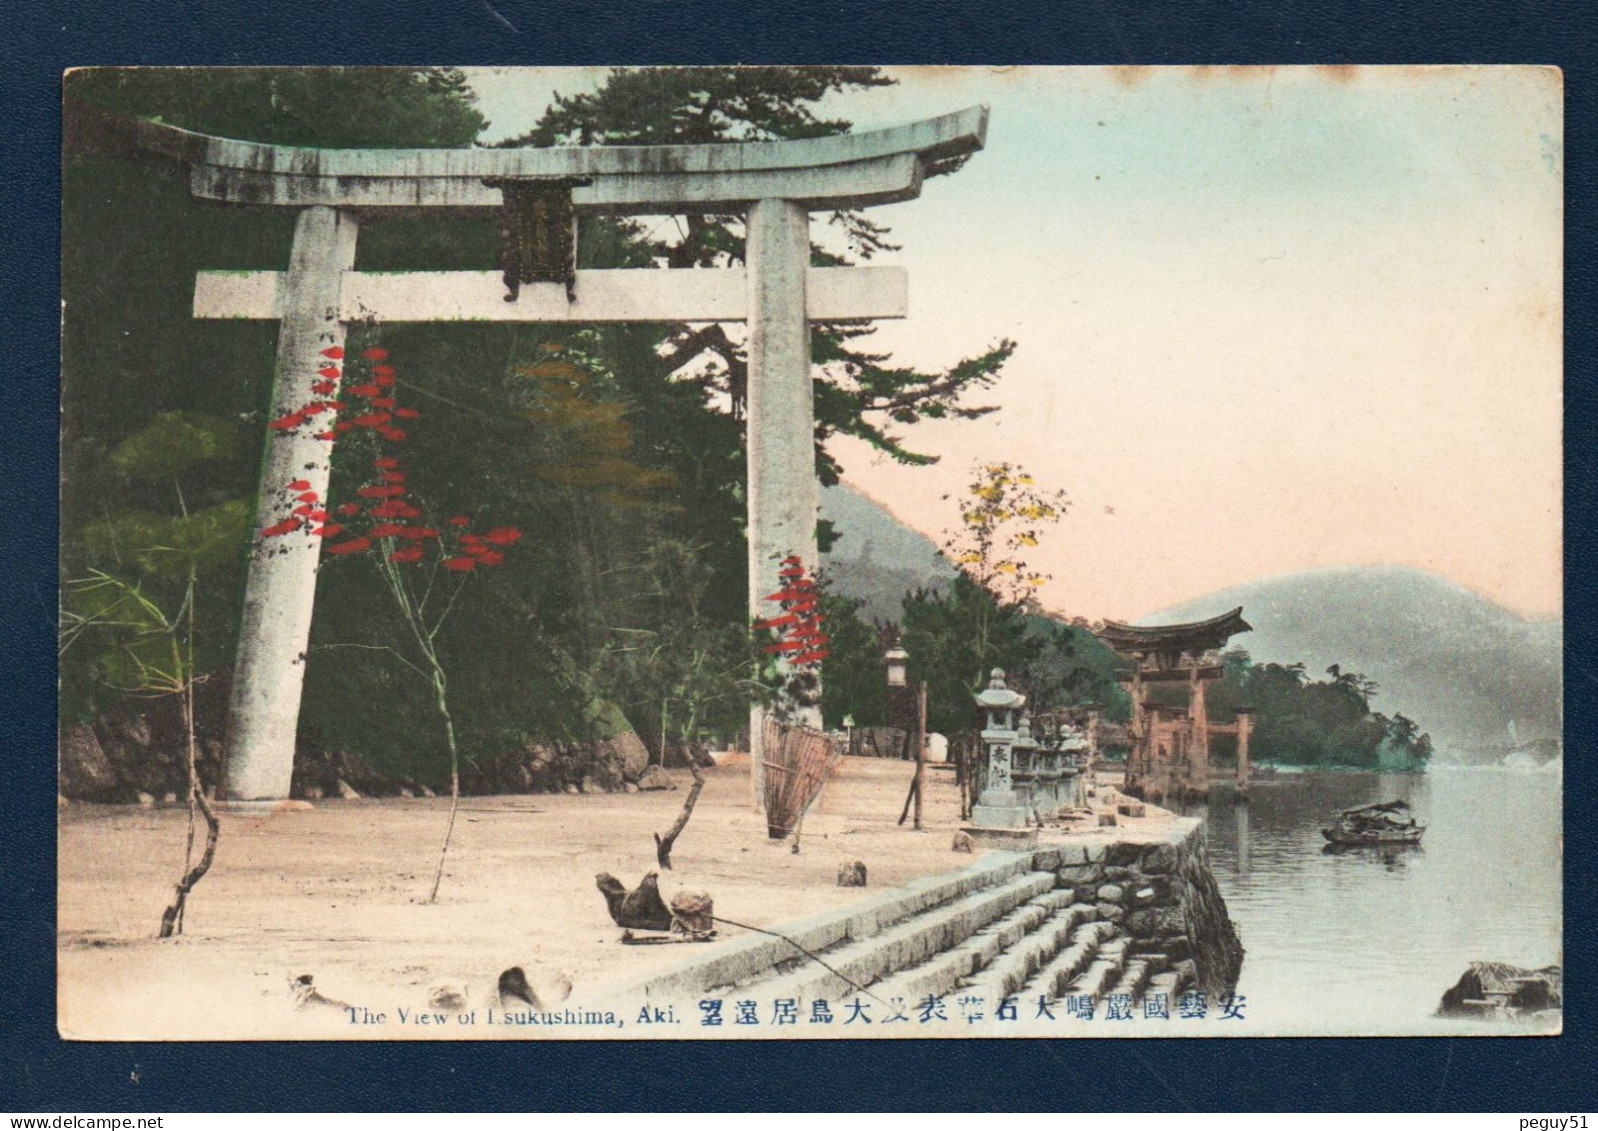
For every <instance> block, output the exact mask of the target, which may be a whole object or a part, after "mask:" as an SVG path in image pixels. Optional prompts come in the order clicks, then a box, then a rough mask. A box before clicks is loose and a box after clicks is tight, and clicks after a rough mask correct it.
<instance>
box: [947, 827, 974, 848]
mask: <svg viewBox="0 0 1598 1131" xmlns="http://www.w3.org/2000/svg"><path fill="white" fill-rule="evenodd" d="M949 848H950V849H951V850H952V851H954V852H968V853H969V852H975V851H976V850H977V842H976V841H974V840H972V839H971V834H970V833H961V832H957V833H955V834H954V842H953V843H952V844H950V845H949Z"/></svg>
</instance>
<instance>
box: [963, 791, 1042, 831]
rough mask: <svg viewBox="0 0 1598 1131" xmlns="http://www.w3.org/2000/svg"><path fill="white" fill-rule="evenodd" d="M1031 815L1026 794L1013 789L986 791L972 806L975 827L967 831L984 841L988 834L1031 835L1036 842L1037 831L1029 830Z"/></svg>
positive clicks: (972, 821) (972, 822)
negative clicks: (985, 835) (1028, 820)
mask: <svg viewBox="0 0 1598 1131" xmlns="http://www.w3.org/2000/svg"><path fill="white" fill-rule="evenodd" d="M1030 815H1031V814H1030V811H1029V809H1028V807H1027V803H1026V796H1025V795H1024V794H1021V793H1018V792H1016V791H1015V790H1013V789H984V790H983V791H982V796H981V797H979V798H977V803H976V804H975V805H973V806H971V824H972V826H973V827H972V828H969V829H967V830H966V831H967V832H969V833H970V834H971V835H972V836H973V837H976V838H977V839H978V840H981V839H984V836H983V834H984V833H987V832H995V833H1005V834H1011V835H1014V834H1016V833H1030V834H1031V839H1032V840H1034V841H1035V840H1037V830H1036V829H1028V828H1027V817H1028V816H1030Z"/></svg>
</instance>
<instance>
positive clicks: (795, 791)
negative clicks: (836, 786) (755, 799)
mask: <svg viewBox="0 0 1598 1131" xmlns="http://www.w3.org/2000/svg"><path fill="white" fill-rule="evenodd" d="M763 752H764V759H765V761H764V765H765V770H766V773H765V797H764V799H763V800H764V801H765V805H766V833H767V835H768V836H770V837H771V839H772V840H781V839H783V838H784V837H786V836H788V835H789V834H790V833H792V832H793V831H794V830H795V829H796V828H798V827H799V822H800V821H802V820H803V819H804V815H805V812H806V810H808V809H809V808H810V806H811V805H812V804H813V803H814V802H815V800H816V798H817V797H818V796H819V795H820V793H821V787H822V786H823V785H825V784H826V781H827V774H828V773H830V772H831V770H832V767H833V766H834V765H836V764H837V762H838V759H839V758H840V757H841V756H842V754H841V751H840V750H838V748H837V744H836V743H834V742H833V741H832V739H831V738H830V737H828V736H827V735H826V734H825V733H823V732H822V731H819V730H815V729H813V728H811V727H803V726H788V725H786V724H784V723H780V722H778V721H777V720H776V719H773V718H769V717H768V718H767V719H766V730H765V742H764V744H763Z"/></svg>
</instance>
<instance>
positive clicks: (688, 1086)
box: [0, 0, 1598, 1113]
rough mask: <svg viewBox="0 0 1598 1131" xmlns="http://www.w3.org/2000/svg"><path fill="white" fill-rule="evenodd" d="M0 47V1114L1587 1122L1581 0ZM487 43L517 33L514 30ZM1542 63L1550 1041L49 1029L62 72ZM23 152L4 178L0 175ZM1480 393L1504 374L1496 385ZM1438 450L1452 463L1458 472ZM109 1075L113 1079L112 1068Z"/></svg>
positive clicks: (443, 8)
mask: <svg viewBox="0 0 1598 1131" xmlns="http://www.w3.org/2000/svg"><path fill="white" fill-rule="evenodd" d="M12 11H13V15H12V17H11V19H10V20H9V21H8V23H9V24H10V29H9V31H8V33H7V35H6V37H5V38H6V41H7V42H6V43H5V44H4V46H3V47H0V53H3V57H4V59H5V68H4V70H3V71H0V92H3V97H0V105H4V107H5V114H4V123H3V128H4V131H5V135H6V141H5V145H4V150H5V153H6V159H5V162H4V166H5V168H4V172H3V174H0V184H3V186H4V187H3V191H4V193H5V209H4V211H3V212H0V217H3V222H0V233H3V234H0V240H3V241H4V242H3V244H0V295H3V306H0V310H3V311H4V317H3V319H0V340H3V342H4V351H3V353H0V356H3V358H4V360H5V371H4V374H3V375H0V406H3V416H0V422H3V423H0V427H3V428H4V433H3V435H4V440H3V441H0V456H3V459H4V461H5V471H4V479H3V480H0V484H3V486H0V499H3V500H4V503H5V510H6V512H7V513H6V516H5V517H6V522H5V528H6V529H5V536H4V537H0V569H3V570H4V574H3V576H4V579H5V581H6V582H7V585H6V589H5V595H6V598H7V599H6V600H5V601H4V602H3V604H0V610H3V611H0V617H3V623H0V629H3V631H0V673H4V691H3V692H0V696H3V698H0V702H4V703H6V704H7V705H8V707H9V708H10V709H8V710H7V711H6V716H7V723H8V725H6V726H4V727H3V728H0V743H3V744H4V754H5V757H4V760H3V761H0V768H3V774H4V777H3V778H0V807H3V808H0V814H3V816H4V832H3V841H0V843H4V844H5V845H6V846H7V847H6V849H5V850H4V853H3V855H0V861H3V868H4V872H5V875H6V881H7V882H6V883H5V885H4V893H5V894H4V910H5V914H4V936H5V945H6V951H5V966H4V971H5V973H6V975H7V978H6V980H5V983H4V984H5V986H6V989H7V993H6V996H7V997H8V998H9V1001H7V1002H6V1003H5V1005H4V1006H0V1009H3V1010H4V1013H5V1014H6V1015H7V1016H5V1019H4V1021H3V1022H0V1032H3V1036H0V1042H3V1054H0V1064H3V1065H4V1071H0V1109H8V1110H12V1111H18V1110H23V1111H26V1110H34V1111H39V1112H52V1113H55V1112H71V1111H78V1112H89V1111H161V1110H178V1111H182V1110H235V1109H236V1110H340V1109H344V1110H363V1109H364V1110H531V1109H536V1110H546V1111H547V1110H566V1109H570V1110H611V1111H619V1110H629V1109H636V1110H681V1111H697V1110H759V1109H772V1110H829V1109H830V1110H895V1109H906V1110H956V1111H973V1110H984V1109H988V1110H996V1111H1003V1110H1069V1109H1071V1108H1074V1107H1081V1106H1096V1107H1103V1106H1112V1107H1120V1108H1128V1109H1131V1108H1155V1109H1169V1110H1183V1109H1192V1110H1217V1109H1218V1110H1238V1109H1253V1110H1287V1111H1292V1110H1318V1109H1330V1110H1361V1109H1367V1110H1369V1109H1375V1110H1398V1111H1409V1110H1421V1111H1424V1110H1429V1109H1438V1110H1495V1111H1516V1110H1519V1111H1524V1112H1527V1113H1534V1112H1541V1113H1549V1112H1558V1111H1570V1110H1574V1111H1582V1110H1591V1107H1592V1097H1593V1096H1594V1095H1595V1094H1598V1093H1595V1092H1594V1090H1593V1087H1592V1085H1593V1082H1594V1073H1593V1067H1592V1066H1593V1064H1594V1063H1595V1062H1598V1056H1595V1055H1594V1051H1593V1046H1592V1040H1591V1037H1592V1031H1593V1025H1592V1017H1593V1007H1594V1003H1593V994H1592V992H1591V986H1592V983H1593V977H1592V972H1593V965H1592V959H1593V954H1592V950H1593V948H1592V937H1593V923H1592V917H1591V913H1590V910H1589V908H1588V905H1587V896H1588V888H1587V884H1586V880H1587V877H1588V875H1589V873H1590V871H1591V867H1592V865H1593V833H1592V822H1591V820H1590V818H1574V815H1575V814H1577V813H1580V812H1582V811H1584V810H1585V809H1586V808H1587V807H1588V806H1589V805H1590V803H1591V801H1592V789H1591V787H1592V781H1593V775H1592V769H1591V766H1590V764H1588V763H1587V761H1586V758H1587V757H1588V756H1590V755H1591V753H1592V747H1593V744H1592V742H1591V741H1590V739H1589V738H1588V737H1587V736H1588V734H1589V733H1590V730H1591V725H1592V721H1593V720H1592V709H1591V701H1592V698H1593V695H1592V685H1593V682H1594V677H1593V674H1592V672H1593V668H1592V667H1591V663H1592V660H1593V656H1592V654H1591V651H1590V647H1591V645H1590V641H1591V629H1592V623H1593V620H1592V618H1593V612H1594V591H1593V584H1592V580H1591V573H1590V571H1589V570H1588V569H1587V568H1586V566H1587V563H1588V561H1589V560H1590V557H1591V554H1592V552H1593V548H1594V539H1593V534H1592V531H1593V529H1594V526H1595V523H1594V517H1595V516H1594V507H1593V492H1594V483H1595V479H1594V475H1593V471H1594V467H1593V464H1594V460H1595V455H1594V452H1595V451H1598V447H1595V444H1594V439H1595V437H1594V427H1593V417H1592V412H1591V406H1590V400H1591V395H1592V392H1593V381H1592V365H1593V360H1594V326H1595V319H1594V310H1593V291H1594V286H1595V277H1594V267H1593V264H1594V263H1595V262H1598V255H1595V248H1594V239H1593V227H1592V223H1591V205H1592V201H1593V170H1592V156H1593V153H1592V139H1593V138H1594V137H1595V136H1598V128H1595V125H1598V124H1595V122H1594V115H1593V83H1594V80H1595V77H1598V73H1595V68H1594V60H1593V57H1592V49H1591V48H1592V42H1593V38H1594V33H1595V31H1598V22H1595V20H1594V18H1593V15H1592V13H1593V11H1594V9H1593V7H1592V6H1591V5H1583V4H1577V3H1534V2H1522V3H1511V2H1481V0H1449V2H1447V3H1441V2H1438V3H1416V2H1404V0H1385V2H1381V3H1352V2H1332V0H1307V2H1306V0H1275V2H1269V3H1256V4H1241V5H1239V4H1229V5H1219V4H1213V3H1204V2H1201V0H1176V2H1170V0H1165V2H1152V3H1151V2H1144V3H1136V4H1133V3H1114V2H1111V0H1086V2H1080V3H1078V2H1073V0H1011V2H1004V3H992V2H987V0H959V2H951V0H922V2H918V3H903V4H892V3H882V2H877V0H848V2H840V0H811V2H809V3H804V4H797V3H784V4H776V3H728V2H725V0H722V2H703V3H700V2H690V0H671V2H665V0H647V2H632V3H627V2H624V0H612V2H610V3H595V2H593V0H583V2H580V3H575V2H566V3H562V2H561V0H424V2H406V0H267V2H265V3H262V2H259V0H205V2H204V3H185V4H152V3H149V2H148V0H142V2H141V0H27V2H25V3H22V4H18V5H16V6H15V7H14V8H13V9H12ZM512 27H514V28H515V29H516V30H515V31H512V30H510V29H511V28H512ZM638 62H662V63H668V62H669V63H691V62H700V63H709V62H782V63H799V62H817V63H822V62H826V63H838V62H858V63H890V62H905V63H911V62H951V63H956V62H971V63H1024V62H1033V63H1126V62H1139V63H1196V62H1214V63H1251V62H1255V63H1265V62H1274V63H1356V62H1357V63H1404V62H1409V63H1414V62H1483V63H1490V62H1497V63H1552V64H1557V65H1560V66H1562V67H1563V68H1564V70H1565V80H1566V95H1567V114H1568V117H1567V123H1566V131H1565V132H1566V149H1567V163H1566V169H1567V180H1566V185H1567V194H1568V201H1569V205H1570V212H1569V222H1568V229H1567V230H1568V245H1567V263H1568V265H1569V266H1568V274H1567V300H1568V304H1567V318H1566V326H1567V334H1568V336H1567V362H1568V370H1567V372H1568V374H1569V380H1568V383H1567V433H1566V435H1567V449H1566V450H1567V457H1566V460H1567V463H1566V471H1567V517H1566V522H1567V540H1566V562H1567V591H1566V593H1567V606H1566V609H1567V624H1568V638H1569V644H1568V652H1567V671H1568V672H1569V679H1568V680H1567V686H1568V687H1569V689H1570V694H1569V696H1568V700H1567V712H1568V719H1569V726H1568V728H1567V731H1568V741H1567V747H1568V752H1569V755H1570V757H1568V758H1567V761H1566V764H1567V767H1568V769H1567V775H1568V776H1567V778H1566V783H1567V818H1574V819H1567V821H1566V829H1567V834H1568V841H1567V851H1568V856H1567V876H1569V877H1572V878H1573V879H1574V882H1573V883H1569V885H1568V888H1567V890H1568V891H1569V893H1570V895H1571V897H1572V898H1570V899H1569V900H1568V901H1567V934H1566V945H1567V948H1568V952H1569V953H1568V954H1567V964H1568V966H1569V967H1570V969H1571V971H1572V974H1573V975H1574V976H1573V977H1572V978H1570V979H1569V980H1568V981H1567V982H1566V992H1567V994H1568V995H1569V996H1568V998H1567V1006H1566V1019H1567V1021H1566V1023H1567V1026H1568V1031H1567V1034H1566V1036H1564V1037H1563V1038H1559V1039H1545V1040H1537V1039H1527V1040H1517V1041H1504V1040H1488V1039H1474V1040H1441V1039H1432V1040H1406V1041H1397V1040H1285V1039H1281V1040H1255V1041H1235V1042H1234V1041H1205V1040H1190V1041H1163V1042H1154V1041H1139V1042H1100V1041H1091V1042H1090V1041H1076V1040H1072V1041H1051V1042H1032V1041H988V1042H958V1041H940V1042H930V1041H926V1042H923V1041H902V1042H900V1041H895V1042H885V1041H884V1042H868V1043H838V1044H822V1043H808V1044H806V1043H795V1044H778V1043H759V1044H739V1045H734V1044H708V1043H707V1044H685V1045H680V1046H676V1047H667V1046H662V1045H649V1044H642V1045H639V1044H590V1045H584V1044H575V1043H574V1044H554V1043H538V1044H532V1043H515V1044H510V1045H499V1044H496V1045H493V1046H488V1045H464V1044H462V1045H441V1046H421V1045H408V1044H399V1043H388V1044H374V1045H354V1044H336V1045H333V1044H300V1045H288V1044H248V1045H238V1044H218V1045H174V1044H164V1045H86V1044H79V1045H73V1044H65V1043H62V1042H60V1041H58V1040H57V1039H56V1037H55V1032H54V1002H55V992H54V960H53V954H54V947H53V939H54V926H53V925H54V910H55V904H54V855H55V854H54V820H53V815H52V813H51V811H50V809H49V808H48V802H47V799H48V797H49V796H50V791H51V786H52V779H53V776H54V769H55V763H54V758H53V755H52V753H51V751H52V750H53V737H54V710H53V704H54V692H55V689H54V678H53V654H54V653H53V647H52V645H53V627H54V607H55V553H56V550H55V542H56V538H55V529H56V502H55V501H56V483H57V475H56V372H57V356H56V342H57V326H58V313H57V310H58V308H57V302H56V296H57V294H58V289H59V288H58V283H59V279H58V270H57V247H58V243H57V240H58V222H59V200H60V195H59V176H58V170H59V164H58V152H59V123H58V89H59V76H60V73H61V71H62V70H63V69H64V68H65V67H68V66H73V65H91V64H109V63H143V64H207V65H229V64H243V63H256V64H266V63H275V64H312V63H319V64H333V63H338V64H358V63H369V64H421V63H472V64H502V65H510V64H534V63H544V64H553V63H568V64H570V63H638ZM19 155H20V156H21V160H20V161H19V160H18V157H19ZM1513 379H1514V376H1513V374H1505V380H1506V381H1507V380H1513ZM1461 458H1462V459H1469V458H1471V453H1468V452H1464V453H1461ZM134 1073H137V1083H135V1082H134V1076H133V1074H134Z"/></svg>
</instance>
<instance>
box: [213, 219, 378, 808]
mask: <svg viewBox="0 0 1598 1131" xmlns="http://www.w3.org/2000/svg"><path fill="white" fill-rule="evenodd" d="M356 231H357V224H356V220H355V217H354V216H353V215H352V214H350V213H348V212H341V211H339V210H338V209H335V208H329V207H327V206H325V205H318V206H314V207H311V208H306V209H304V210H303V211H301V212H300V215H299V218H298V220H297V221H296V222H295V225H294V246H293V250H292V251H291V252H290V253H289V269H288V273H287V275H286V276H285V278H284V280H283V286H282V291H281V295H280V302H281V315H282V320H281V322H280V323H279V326H278V338H277V361H276V365H275V368H274V370H273V376H272V400H271V407H270V413H271V415H270V419H274V420H275V419H277V418H279V417H281V416H282V415H284V414H286V413H290V412H293V411H295V410H296V409H298V408H301V407H303V406H304V405H306V404H308V403H310V402H311V401H313V400H316V399H318V398H317V397H316V396H315V394H313V393H312V392H311V385H312V384H313V383H315V382H317V381H319V380H321V378H320V377H318V376H317V372H316V371H317V370H318V369H321V368H323V367H325V366H329V365H338V364H339V363H338V362H336V361H334V360H331V359H329V358H328V357H326V356H324V355H323V353H322V351H323V350H326V349H329V348H330V347H337V348H340V349H342V348H343V345H344V325H343V323H341V322H340V321H339V287H340V283H341V280H342V274H343V272H345V271H347V270H349V269H350V268H351V267H353V266H354V264H355V236H356ZM333 416H334V414H333V413H332V412H326V413H323V414H321V415H319V416H317V417H316V418H315V420H314V424H312V423H307V424H305V425H302V426H301V427H299V428H297V429H292V430H290V431H287V432H276V431H270V432H268V433H267V438H266V451H265V453H264V454H263V456H262V459H261V479H260V482H259V484H258V486H257V489H256V505H255V530H256V532H257V534H258V533H259V531H260V529H261V528H262V527H263V526H267V525H270V524H272V523H274V522H277V521H278V520H279V519H281V518H283V517H284V516H285V515H286V513H287V510H288V509H289V506H290V505H292V504H291V500H292V496H291V495H290V493H289V491H288V484H289V483H290V482H292V481H294V480H296V479H303V480H306V481H307V482H309V483H310V490H312V491H315V492H316V493H317V496H318V497H319V498H321V499H326V498H327V483H328V475H329V472H330V469H331V467H332V450H333V445H332V443H331V442H330V441H327V440H317V439H314V438H313V435H312V434H313V433H314V432H319V431H323V430H326V429H330V428H332V427H333ZM278 511H282V512H283V513H281V514H280V513H277V512H278ZM308 529H309V524H307V526H306V527H303V528H301V530H299V531H296V532H295V533H293V534H289V535H287V536H284V537H281V538H264V539H263V538H260V537H258V536H257V537H256V538H255V539H254V540H253V541H252V543H251V547H250V565H249V574H248V577H247V578H246V580H245V586H244V617H243V623H242V624H241V626H240V631H239V648H238V653H237V658H236V660H235V662H234V665H233V690H232V700H231V702H230V703H229V706H228V729H227V770H226V783H225V796H226V797H227V798H230V799H235V800H264V799H281V798H286V797H288V795H289V784H290V782H291V780H292V778H293V775H294V736H295V732H296V730H297V729H298V724H299V713H300V693H301V691H302V690H303V688H304V685H305V651H306V648H307V647H308V646H309V643H310V636H311V612H312V609H313V607H314V606H315V604H316V567H317V562H318V561H319V559H320V556H321V548H322V540H321V539H320V538H312V537H311V536H310V535H309V534H308V533H307V531H308Z"/></svg>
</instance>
